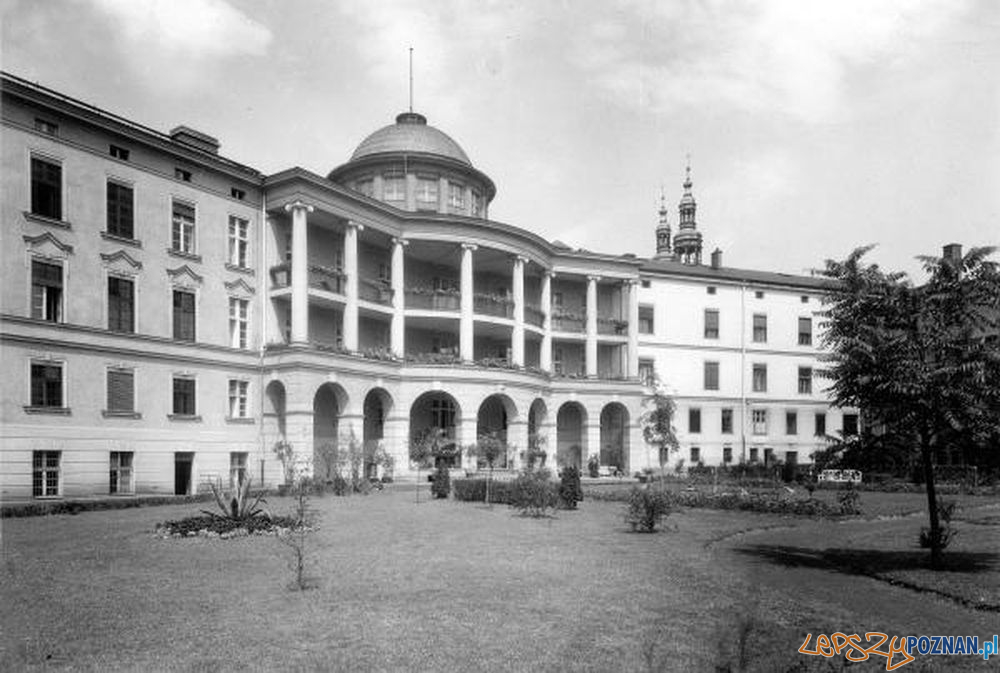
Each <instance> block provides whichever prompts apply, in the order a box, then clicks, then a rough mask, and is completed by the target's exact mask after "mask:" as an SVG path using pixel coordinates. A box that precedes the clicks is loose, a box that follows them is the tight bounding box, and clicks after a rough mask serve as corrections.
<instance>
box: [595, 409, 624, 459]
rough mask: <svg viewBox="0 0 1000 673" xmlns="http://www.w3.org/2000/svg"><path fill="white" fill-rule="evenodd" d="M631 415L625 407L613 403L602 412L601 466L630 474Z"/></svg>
mask: <svg viewBox="0 0 1000 673" xmlns="http://www.w3.org/2000/svg"><path fill="white" fill-rule="evenodd" d="M628 423H629V415H628V409H626V408H625V405H623V404H621V403H619V402H612V403H610V404H606V405H604V408H603V409H602V410H601V455H600V460H601V465H603V466H605V467H609V468H614V469H617V470H620V471H621V472H624V473H625V474H628V469H629V466H628V456H629V432H628Z"/></svg>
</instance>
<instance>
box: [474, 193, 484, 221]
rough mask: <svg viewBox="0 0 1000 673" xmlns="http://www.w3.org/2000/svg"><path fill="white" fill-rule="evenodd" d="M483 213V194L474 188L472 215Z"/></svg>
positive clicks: (476, 215) (480, 215)
mask: <svg viewBox="0 0 1000 673" xmlns="http://www.w3.org/2000/svg"><path fill="white" fill-rule="evenodd" d="M482 215H483V195H482V194H480V193H479V190H478V189H473V190H472V216H473V217H482Z"/></svg>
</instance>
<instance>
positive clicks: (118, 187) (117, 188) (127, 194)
mask: <svg viewBox="0 0 1000 673" xmlns="http://www.w3.org/2000/svg"><path fill="white" fill-rule="evenodd" d="M132 204H133V193H132V188H131V187H129V186H127V185H123V184H121V183H119V182H113V181H111V180H108V233H109V234H111V235H113V236H121V237H122V238H135V227H134V216H133V213H134V210H133V205H132Z"/></svg>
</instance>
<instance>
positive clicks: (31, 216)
mask: <svg viewBox="0 0 1000 673" xmlns="http://www.w3.org/2000/svg"><path fill="white" fill-rule="evenodd" d="M23 212H24V218H25V219H26V220H30V221H32V222H38V223H39V224H47V225H49V226H50V227H59V228H60V229H72V228H73V225H71V224H70V223H69V222H67V221H66V220H57V219H56V218H54V217H48V216H46V215H36V214H35V213H31V212H28V211H27V210H25V211H23Z"/></svg>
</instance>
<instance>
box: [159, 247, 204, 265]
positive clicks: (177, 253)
mask: <svg viewBox="0 0 1000 673" xmlns="http://www.w3.org/2000/svg"><path fill="white" fill-rule="evenodd" d="M167 254H168V255H170V256H171V257H180V258H181V259H187V260H190V261H192V262H198V263H199V264H200V263H201V255H196V254H194V253H193V252H184V251H183V250H174V249H173V248H167Z"/></svg>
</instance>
